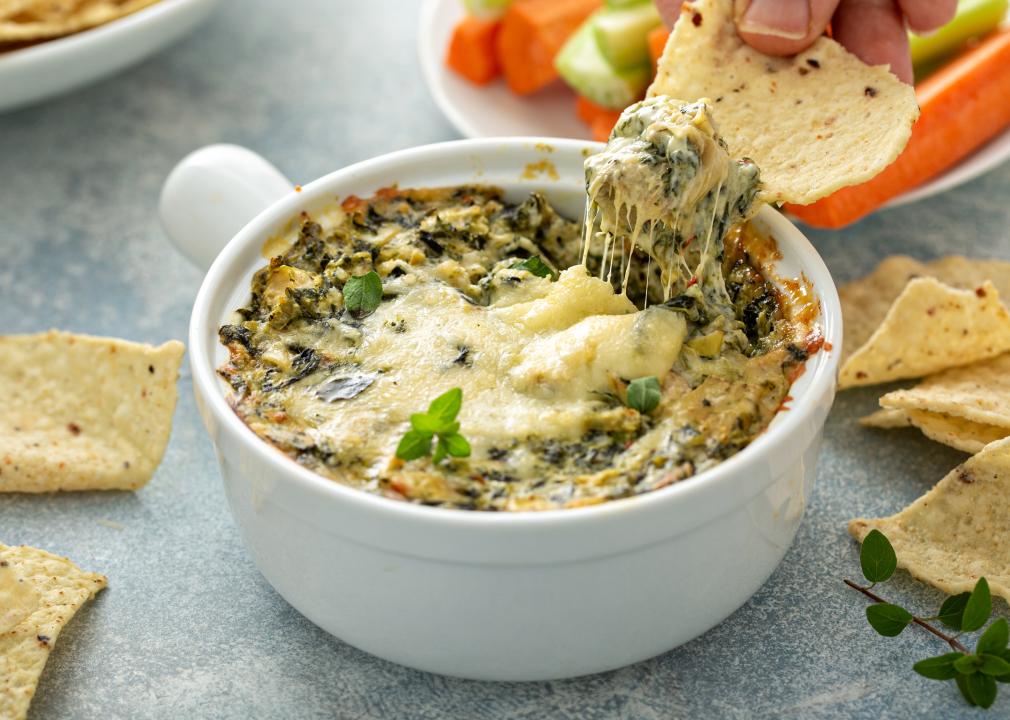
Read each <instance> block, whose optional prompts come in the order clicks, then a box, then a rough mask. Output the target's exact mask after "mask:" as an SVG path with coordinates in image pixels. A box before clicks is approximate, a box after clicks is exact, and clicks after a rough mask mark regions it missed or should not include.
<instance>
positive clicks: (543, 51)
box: [497, 0, 600, 95]
mask: <svg viewBox="0 0 1010 720" xmlns="http://www.w3.org/2000/svg"><path fill="white" fill-rule="evenodd" d="M599 6H600V0H515V2H513V3H512V4H511V5H509V9H508V10H507V11H506V12H505V16H504V17H503V18H502V26H501V31H500V32H499V33H498V40H497V50H498V62H499V63H500V64H501V68H502V70H503V71H504V73H505V81H506V82H507V83H508V86H509V88H510V89H511V90H512V92H514V93H516V94H518V95H527V94H529V93H532V92H536V91H537V90H539V89H540V88H542V87H544V86H545V85H548V84H549V83H551V82H552V81H553V80H554V79H555V78H556V77H557V76H558V73H557V70H555V69H554V56H555V55H557V54H558V51H559V50H560V49H561V46H562V45H564V44H565V41H566V40H567V39H568V38H569V36H570V35H571V34H572V33H573V32H575V30H576V29H578V27H579V25H581V24H582V23H583V21H584V20H585V19H586V18H587V17H589V15H590V13H592V12H593V11H594V10H596V9H597V8H598V7H599Z"/></svg>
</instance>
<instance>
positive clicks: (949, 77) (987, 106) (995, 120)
mask: <svg viewBox="0 0 1010 720" xmlns="http://www.w3.org/2000/svg"><path fill="white" fill-rule="evenodd" d="M915 94H916V98H917V99H918V101H919V107H920V109H921V113H920V115H919V119H918V120H917V121H916V123H915V125H914V126H913V128H912V137H911V139H910V140H909V141H908V145H906V146H905V150H904V151H903V152H902V153H901V155H899V156H898V159H897V160H895V161H894V163H892V164H891V165H890V166H888V167H887V168H886V169H885V170H884V171H883V172H882V173H880V174H879V175H877V176H876V177H875V178H873V179H872V180H869V181H867V182H865V183H863V184H861V185H855V186H852V187H847V188H842V189H841V190H839V191H837V192H835V193H833V194H831V195H829V196H828V197H826V198H823V199H821V200H818V201H817V202H815V203H813V204H812V205H805V206H798V205H789V206H787V207H788V209H789V211H790V212H791V213H793V214H794V215H796V216H797V217H798V218H800V219H801V220H803V221H804V222H805V223H807V224H808V225H813V226H814V227H826V228H839V227H842V226H844V225H848V224H849V223H851V222H855V221H856V220H858V219H859V218H861V217H863V216H864V215H867V214H869V213H871V212H873V211H874V210H876V209H877V208H879V207H880V206H881V205H883V204H884V203H886V202H887V201H888V200H890V199H891V198H893V197H895V196H897V195H900V194H901V193H903V192H905V191H906V190H911V189H912V188H914V187H916V186H918V185H921V184H922V183H923V182H925V181H926V180H929V179H930V178H932V177H934V176H936V175H938V174H940V173H941V172H943V171H944V170H947V169H948V168H950V167H952V166H953V165H955V164H957V162H958V161H960V160H961V159H962V158H964V157H966V156H968V155H970V154H971V153H972V152H973V151H975V150H976V149H978V148H979V147H981V146H982V145H983V144H985V143H986V142H987V141H988V140H990V139H991V138H992V137H994V136H995V135H997V134H998V133H999V132H1000V131H1002V130H1003V129H1004V128H1006V127H1007V126H1008V125H1010V101H1008V98H1010V30H1002V31H998V32H995V33H993V34H992V35H989V36H988V37H987V38H985V39H984V40H983V41H982V42H981V43H980V44H979V45H977V46H976V47H974V48H972V49H971V50H968V51H967V52H965V53H964V54H963V55H961V56H960V57H958V58H956V59H955V60H953V61H952V62H950V63H949V64H948V65H946V66H944V67H943V68H942V69H940V70H939V71H938V72H937V73H936V74H934V75H931V76H930V77H928V78H926V80H925V81H923V83H922V84H921V85H919V86H918V87H917V88H916V90H915Z"/></svg>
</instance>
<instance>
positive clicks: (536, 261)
mask: <svg viewBox="0 0 1010 720" xmlns="http://www.w3.org/2000/svg"><path fill="white" fill-rule="evenodd" d="M512 269H513V270H527V271H529V272H531V273H533V274H534V275H536V276H537V277H543V278H545V277H549V278H550V279H551V280H557V279H558V276H557V273H555V272H554V271H553V270H551V269H550V267H549V266H548V265H547V263H545V262H544V261H543V260H541V259H540V258H539V256H537V255H531V256H530V257H528V258H526V259H525V260H523V261H522V262H517V263H515V264H514V265H512Z"/></svg>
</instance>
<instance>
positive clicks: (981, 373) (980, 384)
mask: <svg viewBox="0 0 1010 720" xmlns="http://www.w3.org/2000/svg"><path fill="white" fill-rule="evenodd" d="M880 404H881V406H882V407H885V408H900V409H905V410H927V411H929V412H932V413H942V414H944V415H953V416H955V417H960V418H964V419H965V420H970V421H972V422H973V423H978V424H982V425H996V426H999V427H1002V428H1008V429H1010V353H1004V354H1003V355H999V356H998V357H994V358H992V359H990V360H983V361H982V362H977V363H973V364H972V365H965V366H963V367H957V368H951V369H950V370H944V371H943V372H941V373H937V374H936V375H931V376H929V377H928V378H926V379H925V380H923V381H922V382H920V383H919V384H918V385H916V386H915V387H914V388H911V389H908V390H896V391H895V392H890V393H887V394H886V395H884V397H882V398H880Z"/></svg>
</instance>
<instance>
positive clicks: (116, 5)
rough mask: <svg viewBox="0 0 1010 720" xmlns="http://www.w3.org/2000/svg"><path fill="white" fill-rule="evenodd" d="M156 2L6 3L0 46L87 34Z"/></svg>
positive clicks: (1, 10)
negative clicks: (77, 33)
mask: <svg viewBox="0 0 1010 720" xmlns="http://www.w3.org/2000/svg"><path fill="white" fill-rule="evenodd" d="M156 2H158V0H8V1H7V2H5V3H0V43H15V42H29V41H36V40H48V39H51V38H55V37H61V36H63V35H70V34H71V33H75V32H80V31H82V30H88V29H89V28H93V27H97V26H99V25H104V24H105V23H107V22H111V21H113V20H117V19H119V18H121V17H124V16H126V15H129V14H131V13H134V12H136V11H138V10H141V9H143V8H145V7H147V6H148V5H153V4H154V3H156Z"/></svg>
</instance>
